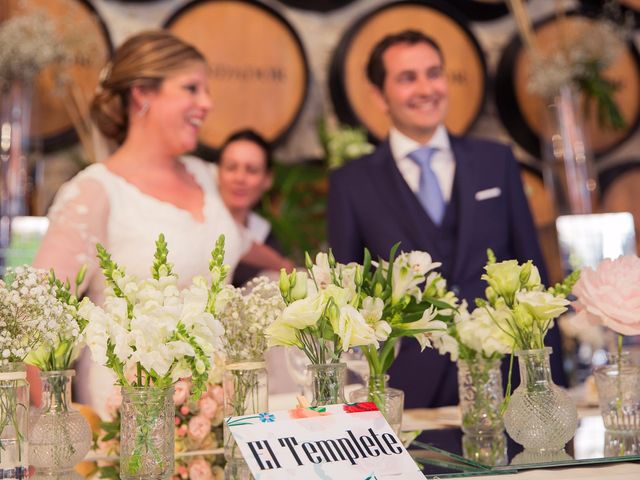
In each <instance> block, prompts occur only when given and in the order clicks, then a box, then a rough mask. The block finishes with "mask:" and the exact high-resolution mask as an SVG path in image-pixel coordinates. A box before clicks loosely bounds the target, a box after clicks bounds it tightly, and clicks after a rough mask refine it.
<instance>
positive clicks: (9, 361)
mask: <svg viewBox="0 0 640 480" xmlns="http://www.w3.org/2000/svg"><path fill="white" fill-rule="evenodd" d="M56 292H57V287H56V286H55V285H52V284H51V283H50V281H49V274H48V272H47V271H45V270H39V269H35V268H33V267H17V268H15V269H11V268H8V269H7V272H6V274H5V278H4V279H0V371H2V370H5V369H6V375H7V376H6V377H4V374H5V372H1V373H2V374H3V378H2V388H0V434H2V435H1V438H2V440H0V461H3V462H4V460H3V456H6V457H8V458H9V460H8V461H9V462H10V463H9V465H14V466H17V463H16V464H11V461H12V460H11V459H12V458H14V459H13V461H15V462H18V461H22V449H23V448H24V444H23V440H24V438H25V436H26V434H27V431H26V429H27V417H28V411H29V397H28V387H27V386H26V382H23V385H22V386H20V384H19V383H18V378H19V376H18V377H16V376H15V372H16V370H19V369H22V370H24V366H19V365H16V364H17V363H19V362H22V361H23V360H24V359H25V357H26V356H27V355H28V354H29V353H30V352H31V351H32V350H34V349H36V348H39V347H40V346H41V345H43V344H49V345H51V344H53V343H54V342H55V341H56V339H57V338H58V335H59V334H60V332H61V331H63V330H64V329H65V328H66V326H67V325H70V324H72V323H73V317H72V315H71V314H70V313H69V311H68V309H67V306H66V305H65V304H64V303H63V302H61V301H60V300H59V299H58V297H57V296H56ZM22 373H23V374H24V372H22ZM23 378H24V377H23ZM5 429H6V430H5ZM12 440H13V441H15V443H13V442H12ZM12 443H13V444H12ZM12 448H13V449H15V452H11V451H10V449H12ZM14 454H15V457H13V455H14ZM3 465H4V463H3Z"/></svg>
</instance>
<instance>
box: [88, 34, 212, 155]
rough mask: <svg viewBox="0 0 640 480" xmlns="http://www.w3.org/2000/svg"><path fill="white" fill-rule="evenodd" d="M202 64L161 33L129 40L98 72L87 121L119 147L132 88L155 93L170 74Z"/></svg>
mask: <svg viewBox="0 0 640 480" xmlns="http://www.w3.org/2000/svg"><path fill="white" fill-rule="evenodd" d="M194 61H195V62H203V63H206V59H205V57H204V55H202V53H200V52H199V51H198V50H197V49H196V48H195V47H193V46H191V45H189V44H187V43H185V42H183V41H182V40H180V39H178V38H176V37H174V36H173V35H171V34H170V33H169V32H166V31H163V30H151V31H147V32H142V33H139V34H137V35H134V36H132V37H130V38H129V39H128V40H127V41H125V42H124V43H123V44H122V45H121V46H120V47H119V48H118V49H117V50H116V52H115V54H114V55H113V58H112V59H111V61H110V62H108V63H107V65H105V67H104V68H103V69H102V72H100V83H99V84H98V88H97V89H96V94H95V96H94V98H93V100H92V102H91V117H92V118H93V121H94V122H95V123H96V125H97V126H98V128H99V129H100V131H101V132H102V133H103V134H104V135H105V136H107V137H108V138H111V139H114V140H116V141H117V142H118V143H119V144H120V143H122V142H123V141H124V139H125V137H126V135H127V129H128V128H129V99H130V95H131V89H132V87H136V86H138V87H142V88H148V89H150V90H157V89H158V88H160V85H161V84H162V81H163V80H164V79H165V78H166V77H167V76H168V75H170V74H171V73H174V72H176V71H178V70H181V69H183V68H186V67H189V66H190V65H191V64H193V62H194Z"/></svg>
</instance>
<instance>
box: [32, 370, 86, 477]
mask: <svg viewBox="0 0 640 480" xmlns="http://www.w3.org/2000/svg"><path fill="white" fill-rule="evenodd" d="M73 375H75V371H74V370H64V371H53V372H41V373H40V378H41V379H42V408H41V409H40V410H39V412H38V413H37V414H36V415H35V416H34V417H33V418H32V422H33V426H32V427H31V434H30V436H29V448H30V458H31V463H32V464H33V466H34V467H36V468H37V469H38V473H42V474H45V475H55V474H60V473H65V472H69V471H71V470H72V469H73V467H74V466H75V465H76V463H78V462H80V461H81V460H82V459H83V458H84V456H85V455H86V454H87V452H88V451H89V449H90V448H91V442H92V435H91V428H90V427H89V423H88V422H87V420H86V419H85V418H84V417H83V416H82V415H81V414H80V412H79V411H77V410H76V409H74V408H72V407H71V377H73Z"/></svg>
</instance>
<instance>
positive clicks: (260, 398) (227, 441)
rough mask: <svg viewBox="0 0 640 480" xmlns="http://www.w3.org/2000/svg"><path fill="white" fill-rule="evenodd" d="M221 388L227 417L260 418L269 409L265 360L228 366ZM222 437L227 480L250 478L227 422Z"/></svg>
mask: <svg viewBox="0 0 640 480" xmlns="http://www.w3.org/2000/svg"><path fill="white" fill-rule="evenodd" d="M222 387H223V389H224V416H225V417H239V416H244V415H253V414H256V415H257V414H259V413H262V412H267V411H268V410H269V389H268V379H267V365H266V363H265V362H264V360H262V359H259V360H251V361H236V362H231V363H227V364H226V365H225V367H224V373H223V377H222ZM223 437H224V439H223V442H224V457H225V459H226V460H227V466H226V467H225V478H227V479H233V480H246V479H249V478H251V476H250V473H249V469H248V467H247V466H246V464H245V463H244V459H243V457H242V452H241V451H240V448H238V445H237V444H236V442H235V440H234V438H233V435H232V434H231V431H230V430H229V428H228V425H227V421H226V420H225V422H224V423H223Z"/></svg>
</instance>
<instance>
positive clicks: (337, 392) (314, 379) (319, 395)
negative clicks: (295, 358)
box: [307, 363, 347, 407]
mask: <svg viewBox="0 0 640 480" xmlns="http://www.w3.org/2000/svg"><path fill="white" fill-rule="evenodd" d="M307 370H308V372H309V377H310V379H311V395H312V398H311V406H312V407H318V406H322V405H334V404H336V403H345V398H344V384H345V380H346V378H347V377H346V376H347V364H346V363H321V364H315V365H314V364H312V365H307Z"/></svg>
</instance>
